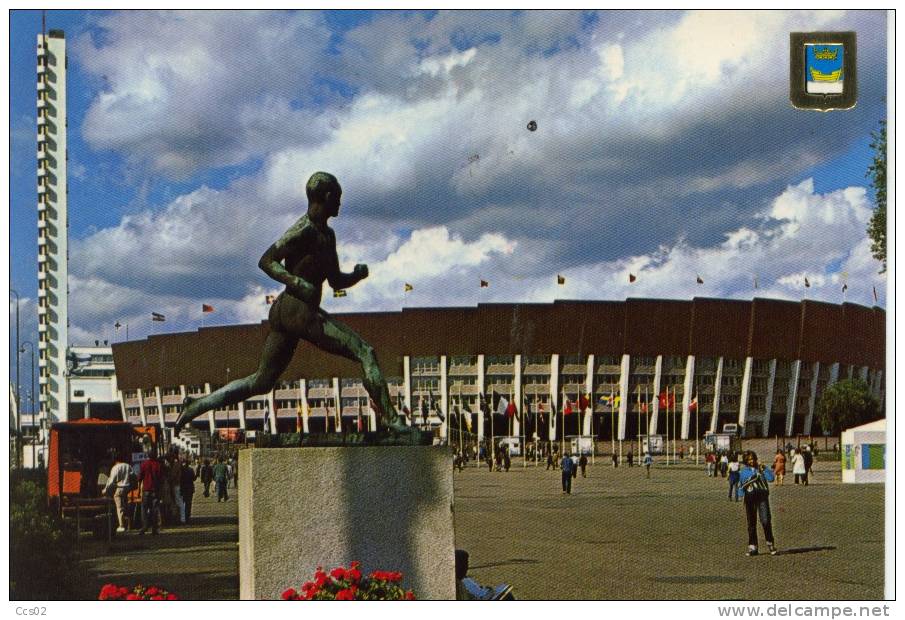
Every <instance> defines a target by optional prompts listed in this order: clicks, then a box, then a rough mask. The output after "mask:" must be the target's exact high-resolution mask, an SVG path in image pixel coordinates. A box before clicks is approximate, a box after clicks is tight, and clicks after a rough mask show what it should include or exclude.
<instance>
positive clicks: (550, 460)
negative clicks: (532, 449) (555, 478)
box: [546, 452, 556, 471]
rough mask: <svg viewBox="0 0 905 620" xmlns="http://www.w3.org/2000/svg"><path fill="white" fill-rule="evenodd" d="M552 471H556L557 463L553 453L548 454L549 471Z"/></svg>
mask: <svg viewBox="0 0 905 620" xmlns="http://www.w3.org/2000/svg"><path fill="white" fill-rule="evenodd" d="M551 469H556V461H554V460H553V453H552V452H547V469H546V471H549V470H551Z"/></svg>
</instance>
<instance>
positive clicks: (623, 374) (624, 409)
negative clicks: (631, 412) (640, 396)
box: [616, 353, 631, 441]
mask: <svg viewBox="0 0 905 620" xmlns="http://www.w3.org/2000/svg"><path fill="white" fill-rule="evenodd" d="M630 361H631V358H630V357H629V355H628V353H626V354H624V355H623V356H622V369H621V370H620V372H619V396H620V398H619V430H618V434H617V436H616V439H618V440H619V441H622V440H623V439H625V422H626V418H627V417H628V401H629V396H628V377H629V362H630Z"/></svg>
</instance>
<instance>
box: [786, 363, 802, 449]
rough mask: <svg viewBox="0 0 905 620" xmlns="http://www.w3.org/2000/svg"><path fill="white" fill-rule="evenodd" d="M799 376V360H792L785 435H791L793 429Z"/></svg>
mask: <svg viewBox="0 0 905 620" xmlns="http://www.w3.org/2000/svg"><path fill="white" fill-rule="evenodd" d="M800 378H801V360H795V361H794V362H792V372H791V373H790V377H789V402H788V403H787V405H788V413H787V414H786V437H791V435H792V431H793V430H794V429H795V409H796V408H797V404H796V402H795V401H797V400H798V380H799V379H800Z"/></svg>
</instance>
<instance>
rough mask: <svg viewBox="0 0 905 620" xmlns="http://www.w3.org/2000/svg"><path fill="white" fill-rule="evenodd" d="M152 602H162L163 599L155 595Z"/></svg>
mask: <svg viewBox="0 0 905 620" xmlns="http://www.w3.org/2000/svg"><path fill="white" fill-rule="evenodd" d="M151 600H152V601H162V600H163V597H162V596H161V595H159V594H155V595H154V596H152V597H151Z"/></svg>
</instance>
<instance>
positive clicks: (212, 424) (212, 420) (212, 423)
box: [204, 383, 217, 435]
mask: <svg viewBox="0 0 905 620" xmlns="http://www.w3.org/2000/svg"><path fill="white" fill-rule="evenodd" d="M204 393H205V394H210V393H211V384H210V383H205V384H204ZM207 423H208V425H209V426H208V429H210V434H211V435H213V434H214V433H216V432H217V418H216V417H215V416H214V410H213V409H211V410H210V411H208V412H207Z"/></svg>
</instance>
